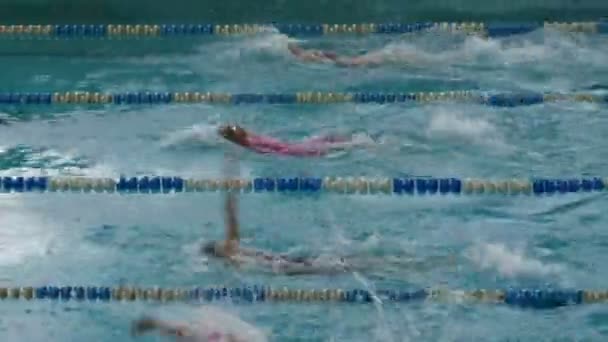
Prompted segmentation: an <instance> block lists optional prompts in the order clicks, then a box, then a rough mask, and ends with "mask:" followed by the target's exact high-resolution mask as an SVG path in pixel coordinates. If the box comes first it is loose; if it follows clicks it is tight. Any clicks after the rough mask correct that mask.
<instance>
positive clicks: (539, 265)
mask: <svg viewBox="0 0 608 342" xmlns="http://www.w3.org/2000/svg"><path fill="white" fill-rule="evenodd" d="M465 256H466V257H467V258H468V259H469V260H471V261H472V262H473V263H475V264H476V265H477V266H478V267H479V268H480V269H482V270H495V271H497V272H498V273H500V274H501V275H502V276H506V277H517V276H532V277H538V276H548V275H556V274H560V273H561V272H562V271H563V267H562V266H560V265H557V264H545V263H543V262H542V261H540V260H536V259H534V258H532V257H529V256H526V255H525V253H524V251H523V250H522V249H509V248H508V247H507V246H505V245H503V244H501V243H481V242H480V243H477V244H475V245H474V246H473V247H471V248H469V249H468V250H467V251H466V253H465Z"/></svg>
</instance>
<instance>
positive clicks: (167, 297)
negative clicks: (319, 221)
mask: <svg viewBox="0 0 608 342" xmlns="http://www.w3.org/2000/svg"><path fill="white" fill-rule="evenodd" d="M19 299H22V300H62V301H70V300H76V301H89V302H110V301H113V302H134V301H150V302H213V301H221V300H231V301H233V302H248V303H260V302H300V303H302V302H343V303H370V302H373V301H375V300H381V301H389V302H400V303H404V302H417V301H442V300H450V299H459V300H469V301H473V302H482V303H494V304H506V305H512V306H518V307H528V308H536V309H549V308H556V307H561V306H566V305H578V304H594V303H604V302H606V301H608V291H595V290H573V289H552V288H538V289H527V288H508V289H497V290H483V289H482V290H473V291H468V290H447V289H431V288H426V289H419V290H413V291H412V290H395V289H387V290H378V291H375V292H373V293H372V292H370V291H367V290H362V289H350V290H348V289H289V288H285V287H283V288H278V289H277V288H273V287H270V286H257V285H256V286H243V287H207V288H203V287H192V288H159V287H147V288H144V287H131V286H119V287H109V286H40V287H0V300H3V301H5V300H19Z"/></svg>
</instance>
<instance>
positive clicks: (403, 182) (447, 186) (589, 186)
mask: <svg viewBox="0 0 608 342" xmlns="http://www.w3.org/2000/svg"><path fill="white" fill-rule="evenodd" d="M607 188H608V178H599V177H588V178H568V179H556V178H534V179H506V180H483V179H470V178H465V179H461V178H432V177H424V178H423V177H417V178H382V177H325V178H315V177H280V178H267V177H266V178H265V177H259V178H249V179H245V178H242V179H189V178H182V177H147V176H144V177H120V178H118V179H115V178H88V177H19V176H17V177H1V178H0V192H4V193H23V192H31V193H48V192H72V193H120V194H167V193H184V192H215V191H235V192H242V193H264V192H280V193H319V192H325V193H335V194H361V195H368V194H385V195H390V194H395V195H447V194H454V195H484V194H485V195H490V194H500V195H530V194H535V195H553V194H568V193H581V192H582V193H587V192H600V191H605V190H606V189H607Z"/></svg>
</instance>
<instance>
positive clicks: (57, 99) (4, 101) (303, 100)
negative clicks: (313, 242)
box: [0, 90, 608, 107]
mask: <svg viewBox="0 0 608 342" xmlns="http://www.w3.org/2000/svg"><path fill="white" fill-rule="evenodd" d="M558 101H573V102H591V103H608V95H606V94H594V93H566V94H564V93H540V92H509V93H486V92H479V91H468V90H460V91H445V92H417V93H395V92H386V93H385V92H348V93H342V92H296V93H267V94H262V93H237V94H230V93H209V92H199V91H192V92H148V91H140V92H125V93H99V92H86V91H74V92H69V91H68V92H53V93H21V92H13V93H0V105H12V106H25V105H36V106H42V105H57V106H60V105H80V106H84V105H116V106H125V105H128V106H136V105H168V104H187V103H190V104H194V103H207V104H222V105H251V104H269V105H293V104H316V105H321V104H324V105H328V104H340V103H357V104H409V103H437V102H462V103H472V104H480V105H486V106H491V107H516V106H532V105H538V104H542V103H553V102H558Z"/></svg>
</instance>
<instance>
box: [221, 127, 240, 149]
mask: <svg viewBox="0 0 608 342" xmlns="http://www.w3.org/2000/svg"><path fill="white" fill-rule="evenodd" d="M219 133H220V134H221V135H222V136H223V137H224V138H226V139H228V140H230V141H232V142H234V143H237V144H240V145H245V144H246V140H247V131H245V130H244V129H243V128H242V127H240V126H237V125H224V126H221V127H220V128H219Z"/></svg>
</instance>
